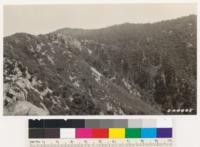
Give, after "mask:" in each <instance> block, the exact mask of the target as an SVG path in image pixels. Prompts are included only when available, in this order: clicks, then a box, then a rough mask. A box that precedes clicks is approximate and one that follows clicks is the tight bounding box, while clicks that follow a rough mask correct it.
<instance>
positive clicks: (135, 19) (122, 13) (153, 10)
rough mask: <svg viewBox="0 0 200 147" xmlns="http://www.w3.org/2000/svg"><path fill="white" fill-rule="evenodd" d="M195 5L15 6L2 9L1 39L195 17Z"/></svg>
mask: <svg viewBox="0 0 200 147" xmlns="http://www.w3.org/2000/svg"><path fill="white" fill-rule="evenodd" d="M196 11H197V8H196V5H195V4H121V5H120V4H110V5H108V4H107V5H102V4H101V5H97V4H96V5H16V6H14V5H13V6H9V5H7V6H4V36H7V35H11V34H13V33H16V32H27V33H31V34H44V33H48V32H52V31H55V30H57V29H60V28H64V27H70V28H85V29H94V28H102V27H106V26H110V25H114V24H121V23H125V22H129V23H147V22H157V21H161V20H166V19H172V18H177V17H181V16H187V15H190V14H196V13H197V12H196Z"/></svg>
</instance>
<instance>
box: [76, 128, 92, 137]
mask: <svg viewBox="0 0 200 147" xmlns="http://www.w3.org/2000/svg"><path fill="white" fill-rule="evenodd" d="M76 138H92V129H87V128H76Z"/></svg>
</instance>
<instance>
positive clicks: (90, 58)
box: [3, 3, 197, 116]
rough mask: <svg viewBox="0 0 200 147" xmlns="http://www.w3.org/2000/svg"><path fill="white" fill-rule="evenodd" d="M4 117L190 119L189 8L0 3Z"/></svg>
mask: <svg viewBox="0 0 200 147" xmlns="http://www.w3.org/2000/svg"><path fill="white" fill-rule="evenodd" d="M3 17H4V18H3V114H4V115H6V116H21V115H22V116H24V115H30V116H34V115H39V116H44V115H62V116H63V115H196V113H197V5H196V4H195V3H144V4H142V3H135V4H63V5H62V4H53V5H42V4H41V5H39V4H38V5H34V4H33V5H28V4H27V5H4V7H3Z"/></svg>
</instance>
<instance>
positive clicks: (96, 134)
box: [29, 119, 173, 139]
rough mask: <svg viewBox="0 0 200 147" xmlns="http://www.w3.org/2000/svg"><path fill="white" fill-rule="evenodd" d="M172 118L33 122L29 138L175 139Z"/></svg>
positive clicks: (30, 123) (31, 121)
mask: <svg viewBox="0 0 200 147" xmlns="http://www.w3.org/2000/svg"><path fill="white" fill-rule="evenodd" d="M172 137H173V130H172V120H171V119H131V120H127V119H96V120H95V119H86V120H83V119H69V120H62V119H57V120H55V119H46V120H29V139H35V138H40V139H56V138H58V139H59V138H60V139H87V138H88V139H97V138H98V139H101V138H102V139H124V138H126V139H130V138H131V139H138V138H144V139H148V138H149V139H150V138H172Z"/></svg>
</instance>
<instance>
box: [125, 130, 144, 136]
mask: <svg viewBox="0 0 200 147" xmlns="http://www.w3.org/2000/svg"><path fill="white" fill-rule="evenodd" d="M126 138H141V129H140V128H126Z"/></svg>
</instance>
